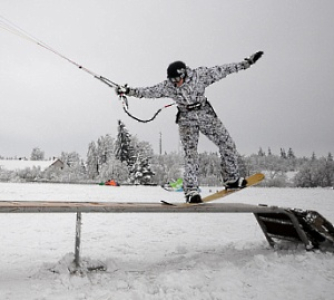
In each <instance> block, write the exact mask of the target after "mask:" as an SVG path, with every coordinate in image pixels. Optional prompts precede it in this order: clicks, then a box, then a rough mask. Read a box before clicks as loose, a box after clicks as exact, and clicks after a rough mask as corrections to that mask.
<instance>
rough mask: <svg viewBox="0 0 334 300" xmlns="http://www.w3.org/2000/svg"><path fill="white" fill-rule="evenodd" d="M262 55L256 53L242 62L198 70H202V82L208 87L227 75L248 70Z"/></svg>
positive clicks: (259, 52) (261, 53)
mask: <svg viewBox="0 0 334 300" xmlns="http://www.w3.org/2000/svg"><path fill="white" fill-rule="evenodd" d="M262 55H263V52H262V51H258V52H256V53H254V54H252V55H251V56H249V57H247V58H245V59H244V60H243V61H242V62H238V63H230V64H224V65H221V66H216V67H212V68H199V70H202V76H203V78H204V82H205V83H206V86H208V85H210V84H212V83H214V82H216V81H218V80H220V79H222V78H225V77H226V76H227V75H229V74H232V73H236V72H238V71H240V70H246V69H248V68H249V67H250V66H251V65H253V64H255V62H256V61H257V60H258V59H260V58H261V56H262Z"/></svg>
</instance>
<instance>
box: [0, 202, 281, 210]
mask: <svg viewBox="0 0 334 300" xmlns="http://www.w3.org/2000/svg"><path fill="white" fill-rule="evenodd" d="M285 211H286V210H285V209H283V208H279V207H276V206H262V205H250V204H242V203H207V204H201V205H186V206H181V207H180V206H174V205H164V204H160V203H145V202H140V203H135V202H128V203H126V202H60V201H0V213H78V212H81V213H82V212H84V213H269V212H270V213H275V212H277V213H280V212H285Z"/></svg>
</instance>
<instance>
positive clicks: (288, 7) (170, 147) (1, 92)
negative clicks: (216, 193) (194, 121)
mask: <svg viewBox="0 0 334 300" xmlns="http://www.w3.org/2000/svg"><path fill="white" fill-rule="evenodd" d="M333 11H334V2H333V0H320V1H319V0H305V1H301V0H280V1H274V0H259V1H257V0H254V1H250V0H249V1H246V0H245V1H242V0H229V1H227V0H206V1H194V0H168V1H163V0H161V1H158V0H141V1H135V0H133V1H130V0H118V1H111V0H99V1H93V0H90V1H89V0H70V1H69V0H57V1H51V0H43V1H41V0H40V1H34V0H30V1H23V0H1V2H0V15H1V16H3V17H5V18H7V19H9V20H11V21H12V22H13V23H14V24H16V25H18V26H20V27H21V28H23V29H24V30H26V31H27V32H29V33H31V34H32V35H33V36H35V37H37V38H38V39H39V40H41V41H43V42H45V43H46V44H48V45H50V46H51V47H52V48H54V49H55V50H57V51H59V52H60V53H62V54H64V55H65V56H67V57H69V58H70V59H72V60H74V61H75V62H77V63H79V64H81V65H83V66H84V67H86V68H88V69H90V70H92V71H93V72H95V73H97V74H99V75H103V76H105V77H108V78H109V79H111V80H113V81H115V82H117V83H119V84H124V83H128V84H129V86H132V87H139V86H151V85H153V84H155V83H158V82H160V81H162V80H164V79H165V78H166V68H167V66H168V64H169V63H170V62H172V61H175V60H183V61H185V62H186V63H187V65H188V66H190V67H194V68H195V67H199V66H209V67H210V66H215V65H219V64H224V63H230V62H238V61H241V60H242V59H243V58H245V57H247V56H249V55H251V54H252V53H254V52H256V51H258V50H263V51H264V53H265V54H264V56H263V58H262V59H261V60H259V61H258V63H257V64H256V65H254V66H253V67H251V68H250V69H248V70H246V71H243V72H239V73H238V74H233V75H230V76H228V77H227V78H225V79H223V80H221V81H219V82H217V83H215V84H214V85H212V86H210V87H209V88H208V89H207V92H206V95H207V97H208V99H209V100H210V102H211V104H212V105H213V107H214V108H215V110H216V112H217V114H218V115H219V117H220V118H221V119H222V121H223V122H224V124H225V126H226V127H227V129H228V130H229V132H230V134H231V135H232V137H233V139H234V140H235V142H236V144H237V148H238V150H239V152H240V153H241V154H246V155H248V154H251V153H256V152H257V151H258V149H259V147H262V148H263V149H264V150H265V151H267V148H268V147H270V148H271V150H272V152H273V153H275V154H279V149H280V148H285V149H286V150H287V149H288V148H289V147H292V149H293V150H294V151H295V154H296V155H297V156H304V155H305V156H311V154H312V152H313V151H314V152H315V153H316V154H317V156H322V155H324V156H326V155H327V154H328V152H332V153H334V139H333V135H332V131H333V129H334V118H333V116H334V88H333V82H334V69H333V63H334V34H333V28H334V20H333ZM0 99H1V100H0V101H1V107H0V155H2V156H14V155H17V156H29V155H30V153H31V150H32V149H33V148H34V147H39V148H41V149H42V150H43V151H45V154H46V156H47V157H49V156H57V155H60V152H61V151H67V152H71V151H77V152H79V153H80V155H82V156H83V158H85V156H86V153H87V149H88V144H89V143H90V142H91V141H96V140H97V138H98V137H99V136H101V135H105V134H107V133H109V134H111V135H112V136H114V137H116V135H117V120H118V119H121V120H122V121H123V122H124V123H125V125H126V126H127V128H128V129H129V132H130V133H131V134H132V135H137V137H138V138H139V139H140V140H144V141H149V142H150V143H151V144H152V145H153V147H154V150H155V152H158V149H159V132H161V133H162V137H163V149H164V150H165V151H168V152H170V151H177V150H178V130H177V125H176V124H175V114H176V108H175V107H173V108H169V109H166V110H163V111H162V112H161V114H160V115H159V116H158V117H157V119H156V120H155V121H153V122H151V123H147V124H141V123H138V122H136V121H135V120H132V119H130V118H129V117H128V116H127V115H126V114H125V113H124V112H123V110H122V106H121V103H120V102H119V101H118V98H117V97H116V95H115V93H114V91H113V90H112V89H110V88H109V87H107V86H105V85H104V84H102V83H101V82H99V81H98V80H96V79H94V77H92V76H90V75H89V74H87V73H85V72H83V71H82V70H79V69H78V68H76V67H75V66H73V65H71V64H70V63H68V62H67V61H66V60H63V59H61V58H60V57H58V56H56V55H54V54H53V53H51V52H49V51H47V50H45V49H43V48H41V47H39V46H37V45H36V44H34V43H31V42H29V41H27V40H24V39H21V38H19V37H18V36H16V35H13V34H11V33H9V32H8V31H5V30H2V29H1V28H0ZM171 102H172V101H171V100H170V99H136V98H130V99H129V104H130V112H131V113H133V114H135V115H136V116H138V117H141V118H144V119H147V118H150V117H151V116H152V115H153V114H154V113H155V112H156V110H157V109H158V108H160V107H162V106H163V105H165V104H169V103H171ZM205 150H207V151H216V147H215V146H214V145H212V144H211V143H210V142H209V141H208V140H207V139H206V138H205V137H203V136H202V137H201V138H200V145H199V151H205Z"/></svg>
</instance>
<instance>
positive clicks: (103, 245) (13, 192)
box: [0, 183, 334, 300]
mask: <svg viewBox="0 0 334 300" xmlns="http://www.w3.org/2000/svg"><path fill="white" fill-rule="evenodd" d="M209 189H210V188H205V187H204V188H202V190H203V194H207V193H208V192H209ZM211 190H215V189H213V188H211ZM161 199H167V200H173V199H175V201H183V195H182V193H168V192H166V191H164V190H163V189H161V188H159V187H142V186H137V187H133V186H126V187H108V186H98V185H65V184H64V185H59V184H16V183H11V184H8V183H0V200H61V201H64V200H65V201H117V202H123V201H124V202H128V201H131V202H158V201H159V200H161ZM224 201H225V202H238V203H248V204H259V203H262V204H263V203H264V204H269V205H277V206H283V207H297V208H302V209H312V210H316V211H318V212H319V213H321V214H322V215H324V216H325V217H326V218H327V219H328V220H329V221H331V222H334V191H333V190H329V189H275V188H270V189H266V188H249V189H247V190H245V191H242V192H239V193H237V194H234V195H231V196H229V197H227V198H225V200H224ZM82 218H83V220H82V221H83V224H82V240H81V256H82V263H83V264H90V265H94V264H95V265H103V266H105V267H106V271H99V272H90V273H86V274H75V275H73V274H72V275H71V274H70V273H69V271H68V267H69V266H70V264H71V262H72V260H73V252H74V240H75V220H76V215H75V214H68V213H64V214H33V213H31V214H0V228H1V230H0V253H1V258H0V299H1V300H5V299H10V300H16V299H17V300H22V299H24V300H30V299H33V300H37V299H38V300H42V299H43V300H52V299H57V300H62V299H64V300H65V299H66V300H69V299H70V300H72V299H94V300H95V299H96V300H111V299H122V300H124V299H136V300H140V299H172V300H177V299H187V300H189V299H192V300H194V299H201V300H204V299H229V300H233V299H266V300H269V299H293V300H298V299H303V300H307V299H312V300H315V299H317V300H320V299H324V300H325V299H326V300H327V299H333V294H334V257H333V253H323V252H320V251H315V252H306V251H305V250H304V248H303V247H300V246H299V247H296V246H295V245H290V246H288V247H287V246H284V247H282V249H280V250H278V251H275V250H273V249H271V248H270V246H269V245H268V243H267V242H266V240H265V238H264V235H263V233H262V231H261V229H260V228H259V225H258V224H257V222H256V220H255V218H254V216H253V215H251V214H143V213H142V214H134V213H132V214H113V213H110V214H109V213H92V214H83V215H82Z"/></svg>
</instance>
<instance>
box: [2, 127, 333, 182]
mask: <svg viewBox="0 0 334 300" xmlns="http://www.w3.org/2000/svg"><path fill="white" fill-rule="evenodd" d="M31 158H34V159H35V160H41V159H44V152H43V151H41V150H40V149H38V148H34V149H33V151H32V154H31ZM59 159H60V160H61V161H62V162H63V163H64V168H63V169H52V168H48V169H46V170H45V171H43V172H42V171H41V170H40V169H39V168H36V167H35V168H27V169H25V170H20V171H15V172H14V171H6V170H1V169H0V181H38V182H41V181H44V182H74V183H99V182H105V181H107V180H110V179H113V180H115V181H117V182H119V183H120V184H159V185H160V184H163V183H166V182H168V181H172V180H176V179H177V178H179V177H182V174H183V155H180V154H178V153H175V152H174V153H170V154H167V153H165V154H163V155H156V154H154V152H153V148H152V146H151V145H150V144H149V143H147V142H143V141H139V140H138V138H137V137H135V136H131V135H130V133H129V132H128V130H127V128H126V126H125V125H124V124H123V123H122V122H121V121H119V122H118V134H117V137H116V138H113V137H112V136H111V135H109V134H107V135H105V136H101V137H100V138H98V140H97V141H96V142H95V141H92V142H91V143H89V146H88V152H87V158H86V160H84V159H82V158H80V156H79V154H78V153H76V152H71V153H66V152H62V153H61V155H60V157H59ZM239 166H240V171H241V173H242V175H244V176H247V175H250V174H252V173H255V172H263V173H265V175H266V180H265V181H264V183H263V184H265V185H266V186H278V187H285V186H294V187H317V186H320V187H328V186H331V187H332V186H333V185H334V161H333V156H332V154H331V153H329V154H328V155H327V157H320V158H317V157H316V155H315V154H314V153H313V154H312V156H311V157H309V158H306V157H303V158H297V157H296V156H295V154H294V152H293V150H292V149H291V148H289V149H288V151H285V149H283V148H282V149H280V154H279V155H275V154H273V153H272V151H271V149H270V148H269V149H268V151H267V153H265V151H263V149H262V148H260V149H259V151H258V153H257V154H252V155H250V156H239ZM199 180H200V183H201V184H202V185H211V186H217V185H220V184H221V183H222V177H221V174H220V158H219V155H218V154H217V153H207V152H204V153H200V154H199Z"/></svg>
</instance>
